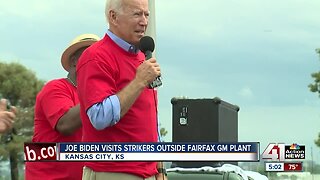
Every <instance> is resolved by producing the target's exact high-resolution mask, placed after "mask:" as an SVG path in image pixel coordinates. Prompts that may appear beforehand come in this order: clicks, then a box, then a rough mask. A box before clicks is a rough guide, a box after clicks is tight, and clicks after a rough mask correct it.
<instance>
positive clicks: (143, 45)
mask: <svg viewBox="0 0 320 180" xmlns="http://www.w3.org/2000/svg"><path fill="white" fill-rule="evenodd" d="M139 46H140V47H139V48H140V50H141V51H142V52H143V53H144V55H145V56H146V60H148V59H150V58H152V52H153V51H154V46H155V45H154V41H153V39H152V37H150V36H144V37H142V38H141V39H140V45H139ZM161 85H162V81H161V76H158V77H157V78H156V79H155V80H154V81H153V82H152V83H150V84H149V88H150V89H152V88H156V87H159V86H161Z"/></svg>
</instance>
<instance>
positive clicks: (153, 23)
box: [146, 0, 157, 57]
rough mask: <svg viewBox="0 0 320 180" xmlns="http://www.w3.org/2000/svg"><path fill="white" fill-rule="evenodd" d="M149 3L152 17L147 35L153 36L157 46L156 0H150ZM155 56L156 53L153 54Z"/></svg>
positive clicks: (150, 17)
mask: <svg viewBox="0 0 320 180" xmlns="http://www.w3.org/2000/svg"><path fill="white" fill-rule="evenodd" d="M148 3H149V11H150V16H149V21H148V28H147V32H146V35H148V36H151V37H152V38H153V40H154V42H155V44H157V40H156V10H155V9H156V8H155V0H148ZM156 48H157V47H156ZM153 56H154V57H156V51H154V52H153Z"/></svg>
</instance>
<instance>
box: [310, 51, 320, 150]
mask: <svg viewBox="0 0 320 180" xmlns="http://www.w3.org/2000/svg"><path fill="white" fill-rule="evenodd" d="M316 53H317V54H318V55H319V57H320V49H316ZM311 77H312V78H313V79H314V81H313V83H311V84H309V86H308V87H309V90H310V91H311V92H314V93H317V94H318V96H319V97H320V71H318V72H314V73H311ZM314 143H315V144H316V145H317V146H318V147H320V133H319V134H318V138H317V139H316V140H315V141H314Z"/></svg>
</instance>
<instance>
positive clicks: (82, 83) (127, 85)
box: [77, 0, 166, 180]
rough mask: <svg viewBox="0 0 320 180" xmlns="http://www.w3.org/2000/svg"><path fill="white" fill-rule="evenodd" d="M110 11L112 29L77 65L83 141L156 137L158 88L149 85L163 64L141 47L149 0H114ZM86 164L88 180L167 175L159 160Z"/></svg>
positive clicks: (109, 4)
mask: <svg viewBox="0 0 320 180" xmlns="http://www.w3.org/2000/svg"><path fill="white" fill-rule="evenodd" d="M105 15H106V18H107V20H108V22H109V30H108V31H107V33H106V35H105V37H104V38H103V39H102V40H100V41H98V42H97V43H95V44H94V45H92V46H90V47H89V48H88V49H87V50H86V51H85V52H84V53H83V54H82V56H81V58H80V59H79V63H78V64H77V74H78V76H77V83H78V94H79V100H80V104H81V105H80V114H81V119H82V125H83V142H157V141H158V127H157V92H156V90H155V89H149V88H148V85H149V84H150V83H151V82H153V81H154V80H155V78H156V77H158V76H159V75H160V66H159V64H158V63H157V61H156V59H155V58H151V59H149V60H148V61H145V56H144V54H143V53H142V52H141V51H140V50H139V49H138V48H137V47H138V45H139V41H140V39H141V38H142V37H143V36H144V35H145V31H146V28H147V25H148V16H149V9H148V0H109V1H107V4H106V10H105ZM84 165H85V168H84V174H83V179H84V180H100V179H101V180H102V179H108V180H113V179H124V180H138V179H141V180H142V179H153V180H154V179H161V180H162V179H166V177H165V176H164V175H163V171H162V170H163V169H160V170H159V168H163V167H162V164H160V163H159V164H158V165H157V162H85V163H84ZM160 165H161V166H160ZM160 172H161V173H160Z"/></svg>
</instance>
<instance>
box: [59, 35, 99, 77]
mask: <svg viewBox="0 0 320 180" xmlns="http://www.w3.org/2000/svg"><path fill="white" fill-rule="evenodd" d="M99 40H100V38H99V37H98V36H97V35H95V34H82V35H80V36H78V37H76V38H75V39H74V40H72V41H71V43H70V45H69V47H67V49H66V50H64V52H63V53H62V56H61V64H62V66H63V68H64V69H65V70H66V71H69V68H70V64H69V63H70V62H69V58H70V56H71V55H72V54H73V53H75V52H76V51H77V50H78V49H80V48H82V47H86V46H90V45H91V44H93V43H95V42H97V41H99Z"/></svg>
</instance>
